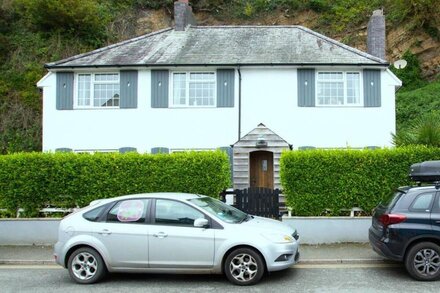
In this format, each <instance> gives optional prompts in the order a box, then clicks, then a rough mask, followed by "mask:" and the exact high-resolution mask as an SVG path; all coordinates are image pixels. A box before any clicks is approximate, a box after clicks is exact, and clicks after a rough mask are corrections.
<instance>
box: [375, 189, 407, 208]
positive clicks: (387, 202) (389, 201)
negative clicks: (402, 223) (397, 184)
mask: <svg viewBox="0 0 440 293" xmlns="http://www.w3.org/2000/svg"><path fill="white" fill-rule="evenodd" d="M402 194H404V192H402V191H400V190H399V191H397V192H393V193H391V194H390V195H389V196H388V197H387V198H385V199H384V200H383V201H382V202H381V203H380V204H379V205H380V206H381V207H383V208H392V207H394V205H395V204H396V202H397V201H398V200H399V198H400V197H401V196H402Z"/></svg>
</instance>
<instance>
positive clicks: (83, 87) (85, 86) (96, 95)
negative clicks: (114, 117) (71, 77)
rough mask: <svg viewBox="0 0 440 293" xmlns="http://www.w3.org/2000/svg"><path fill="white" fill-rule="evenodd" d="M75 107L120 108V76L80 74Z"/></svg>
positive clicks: (116, 74) (115, 74)
mask: <svg viewBox="0 0 440 293" xmlns="http://www.w3.org/2000/svg"><path fill="white" fill-rule="evenodd" d="M75 106H76V107H78V108H101V107H119V74H118V73H87V74H86V73H84V74H78V75H77V93H76V103H75Z"/></svg>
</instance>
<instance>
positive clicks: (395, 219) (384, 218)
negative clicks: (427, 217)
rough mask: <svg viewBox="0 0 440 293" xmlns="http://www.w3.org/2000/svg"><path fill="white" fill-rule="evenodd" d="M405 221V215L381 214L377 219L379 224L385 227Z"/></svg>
mask: <svg viewBox="0 0 440 293" xmlns="http://www.w3.org/2000/svg"><path fill="white" fill-rule="evenodd" d="M405 220H406V216H405V215H399V214H383V215H381V216H380V217H379V222H381V223H382V224H383V225H384V226H385V227H387V226H389V225H392V224H399V223H402V222H403V221H405Z"/></svg>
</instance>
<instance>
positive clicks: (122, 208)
mask: <svg viewBox="0 0 440 293" xmlns="http://www.w3.org/2000/svg"><path fill="white" fill-rule="evenodd" d="M148 203H149V200H147V199H130V200H123V201H120V202H118V203H117V204H116V205H115V206H114V207H113V208H112V209H111V210H110V211H109V212H108V214H107V222H113V223H145V215H146V210H147V207H148Z"/></svg>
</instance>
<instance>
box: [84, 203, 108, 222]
mask: <svg viewBox="0 0 440 293" xmlns="http://www.w3.org/2000/svg"><path fill="white" fill-rule="evenodd" d="M106 208H107V205H102V206H100V207H97V208H96V209H93V210H91V211H88V212H87V213H84V214H83V218H84V219H86V220H88V221H91V222H96V221H98V219H99V217H100V216H101V214H102V212H103V211H104V210H105V209H106Z"/></svg>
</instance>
